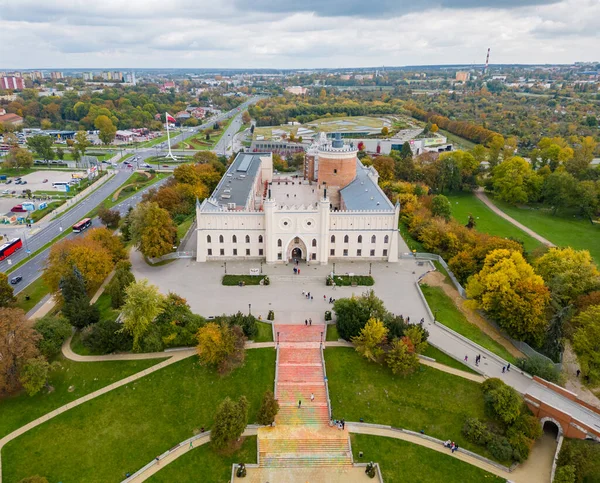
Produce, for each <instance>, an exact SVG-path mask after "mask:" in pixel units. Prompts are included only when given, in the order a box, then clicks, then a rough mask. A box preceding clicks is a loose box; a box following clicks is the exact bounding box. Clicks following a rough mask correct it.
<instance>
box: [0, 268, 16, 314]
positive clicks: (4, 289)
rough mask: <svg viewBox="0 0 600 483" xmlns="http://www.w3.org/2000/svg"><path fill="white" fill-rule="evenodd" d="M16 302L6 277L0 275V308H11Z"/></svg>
mask: <svg viewBox="0 0 600 483" xmlns="http://www.w3.org/2000/svg"><path fill="white" fill-rule="evenodd" d="M16 301H17V299H16V297H15V295H14V289H13V287H12V285H11V284H10V283H8V276H7V275H6V274H5V273H0V307H11V306H12V305H13V304H14V303H15V302H16Z"/></svg>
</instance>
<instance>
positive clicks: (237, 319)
mask: <svg viewBox="0 0 600 483" xmlns="http://www.w3.org/2000/svg"><path fill="white" fill-rule="evenodd" d="M229 325H239V326H240V327H241V328H242V330H243V331H244V335H245V336H246V337H248V338H250V337H254V336H255V335H256V334H257V333H258V326H257V325H256V317H254V316H253V315H244V314H242V313H241V312H238V313H237V314H234V315H232V316H231V317H229Z"/></svg>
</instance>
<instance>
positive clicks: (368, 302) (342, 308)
mask: <svg viewBox="0 0 600 483" xmlns="http://www.w3.org/2000/svg"><path fill="white" fill-rule="evenodd" d="M333 310H334V312H335V313H336V325H337V329H338V332H339V334H340V337H342V338H343V339H346V340H351V339H352V337H355V336H357V335H358V334H359V333H360V331H361V329H362V328H363V327H364V326H365V324H366V323H367V321H368V320H369V319H370V318H372V317H373V318H375V319H379V320H385V317H386V315H387V311H386V310H385V307H384V306H383V302H382V301H381V299H379V298H377V297H376V296H375V292H374V291H373V290H369V291H368V292H365V293H364V294H362V295H361V296H359V297H356V296H354V295H353V296H352V297H350V298H349V299H347V298H343V299H338V300H336V301H335V303H334V304H333Z"/></svg>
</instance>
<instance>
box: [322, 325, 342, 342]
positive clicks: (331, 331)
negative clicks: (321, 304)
mask: <svg viewBox="0 0 600 483" xmlns="http://www.w3.org/2000/svg"><path fill="white" fill-rule="evenodd" d="M339 338H340V334H339V333H338V330H337V327H336V325H335V324H327V335H326V336H325V340H328V341H330V342H331V341H334V342H335V341H337V340H339Z"/></svg>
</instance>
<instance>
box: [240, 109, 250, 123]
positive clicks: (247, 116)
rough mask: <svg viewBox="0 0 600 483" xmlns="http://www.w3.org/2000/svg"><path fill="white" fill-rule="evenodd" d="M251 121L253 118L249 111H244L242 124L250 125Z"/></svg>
mask: <svg viewBox="0 0 600 483" xmlns="http://www.w3.org/2000/svg"><path fill="white" fill-rule="evenodd" d="M251 120H252V118H251V117H250V114H248V111H244V112H243V113H242V122H243V123H244V124H250V121H251Z"/></svg>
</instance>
